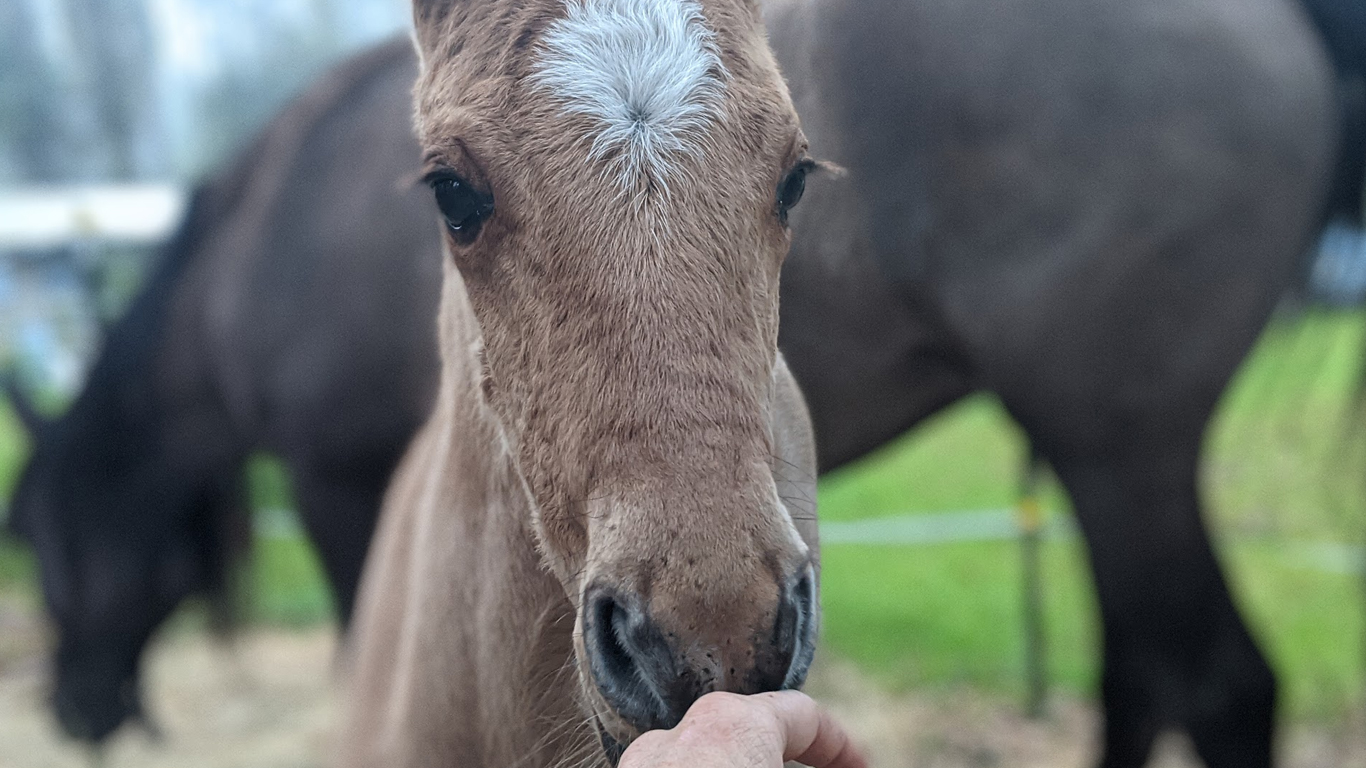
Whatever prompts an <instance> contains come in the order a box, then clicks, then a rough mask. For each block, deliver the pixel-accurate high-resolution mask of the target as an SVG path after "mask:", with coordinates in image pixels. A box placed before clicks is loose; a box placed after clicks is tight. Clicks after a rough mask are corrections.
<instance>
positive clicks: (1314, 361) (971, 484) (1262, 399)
mask: <svg viewBox="0 0 1366 768" xmlns="http://www.w3.org/2000/svg"><path fill="white" fill-rule="evenodd" d="M1362 320H1363V318H1362V316H1361V315H1359V314H1345V315H1344V314H1313V315H1309V316H1307V317H1305V318H1304V319H1303V320H1302V321H1299V322H1295V323H1279V324H1276V325H1274V326H1273V327H1272V328H1271V329H1270V331H1269V332H1268V333H1267V334H1266V335H1265V337H1264V338H1263V339H1262V340H1261V342H1260V343H1259V345H1258V347H1257V349H1256V350H1255V351H1254V353H1253V355H1252V356H1251V357H1250V359H1249V361H1248V363H1247V364H1246V365H1245V366H1244V368H1243V370H1242V371H1240V373H1239V376H1238V377H1237V379H1236V380H1235V382H1234V385H1233V386H1232V387H1231V388H1230V391H1229V392H1228V393H1227V395H1226V397H1225V399H1224V401H1223V403H1222V404H1221V407H1220V411H1219V414H1218V416H1217V417H1216V420H1215V424H1214V425H1213V427H1212V429H1211V430H1210V433H1209V434H1208V435H1207V440H1206V442H1207V449H1208V450H1207V457H1206V462H1205V466H1204V468H1203V483H1204V488H1203V492H1204V494H1205V497H1206V500H1207V506H1208V508H1209V512H1210V517H1211V521H1212V527H1213V529H1214V530H1215V532H1216V535H1217V536H1218V537H1219V548H1220V552H1221V557H1222V558H1223V560H1224V562H1225V565H1226V567H1227V569H1228V570H1229V573H1230V580H1231V583H1232V588H1233V590H1234V592H1235V597H1236V599H1237V600H1238V601H1239V603H1240V605H1241V606H1242V607H1243V609H1244V612H1245V613H1246V614H1247V615H1248V616H1249V618H1250V620H1251V622H1252V624H1253V626H1254V631H1255V632H1256V633H1257V635H1258V636H1259V638H1260V639H1261V641H1262V643H1263V646H1264V647H1265V648H1266V650H1267V652H1268V653H1269V655H1270V656H1271V657H1272V660H1273V664H1274V665H1275V666H1276V668H1277V669H1278V670H1279V671H1280V673H1281V675H1282V680H1283V684H1284V687H1283V700H1284V702H1285V704H1286V705H1287V711H1288V712H1289V713H1290V714H1291V715H1292V716H1294V717H1301V718H1313V719H1323V718H1333V717H1340V716H1341V715H1342V714H1343V713H1344V712H1345V711H1347V710H1348V709H1349V708H1351V707H1360V706H1362V704H1363V690H1366V670H1363V658H1364V657H1366V625H1364V624H1363V618H1362V616H1363V609H1364V608H1366V598H1364V597H1363V594H1362V589H1361V579H1360V576H1359V575H1356V574H1353V573H1351V572H1346V571H1344V572H1338V573H1334V572H1328V571H1326V570H1325V569H1324V568H1323V567H1322V564H1314V563H1310V562H1306V560H1307V558H1306V555H1305V552H1304V551H1303V549H1302V548H1298V547H1293V546H1288V543H1293V542H1311V543H1312V542H1340V543H1347V544H1359V543H1360V542H1361V540H1362V534H1363V533H1366V504H1363V494H1364V493H1366V451H1364V450H1363V442H1366V441H1363V440H1362V434H1363V430H1361V429H1360V427H1362V426H1363V425H1366V422H1363V420H1362V417H1361V416H1360V415H1356V412H1355V411H1354V408H1355V405H1354V402H1353V399H1352V397H1351V392H1352V390H1353V387H1354V386H1355V384H1356V381H1357V377H1358V374H1359V371H1360V366H1361V363H1362V360H1363V358H1364V357H1366V334H1363V322H1362ZM1352 425H1356V427H1358V429H1357V431H1353V430H1352V429H1350V428H1349V427H1351V426H1352ZM1025 448H1026V446H1025V443H1024V440H1023V437H1022V435H1021V433H1020V431H1019V429H1018V428H1017V427H1016V426H1015V425H1014V424H1013V423H1012V422H1011V421H1010V420H1009V418H1008V417H1007V416H1006V415H1005V413H1004V411H1003V410H1002V409H1001V408H1000V406H999V405H998V404H997V403H996V401H995V400H994V399H993V398H991V397H989V396H978V397H974V398H971V399H969V400H967V401H965V402H963V403H960V404H959V405H957V406H956V407H955V408H953V409H951V410H950V411H948V412H946V413H943V414H940V415H939V416H937V417H935V418H934V419H932V420H930V421H929V422H928V423H926V424H925V425H923V426H922V427H921V428H920V429H918V430H916V431H915V432H913V433H912V434H911V435H908V436H906V437H903V438H902V439H901V440H899V441H897V442H896V443H894V444H892V445H890V446H887V447H886V448H884V449H883V450H881V451H879V452H878V453H877V454H876V455H874V456H872V457H870V458H869V459H867V460H865V461H863V462H861V463H859V464H858V465H857V466H854V467H851V468H848V469H845V470H841V471H839V472H837V473H834V474H832V475H829V476H827V477H826V478H823V480H822V484H821V492H820V503H821V517H822V519H824V520H828V521H833V520H855V519H862V518H870V517H881V516H886V515H890V514H902V513H916V512H938V511H945V510H955V509H958V510H968V509H988V508H1002V507H1009V506H1011V505H1013V504H1014V503H1015V501H1016V499H1017V495H1018V493H1017V489H1018V486H1019V483H1020V478H1021V467H1022V464H1023V461H1024V456H1025ZM1045 496H1046V499H1047V502H1048V503H1047V506H1048V508H1049V509H1048V513H1049V514H1050V515H1058V514H1064V513H1065V511H1066V508H1067V500H1066V497H1065V495H1063V494H1062V493H1061V491H1060V490H1059V489H1058V488H1056V487H1052V488H1051V489H1049V491H1048V493H1046V494H1045ZM824 563H825V567H824V572H823V574H822V587H823V590H824V595H823V602H824V607H825V634H824V648H825V651H826V652H829V653H833V654H836V655H838V656H841V657H845V658H849V659H852V660H854V661H855V662H857V663H859V664H860V665H861V666H862V667H864V668H865V670H866V671H867V672H869V673H870V674H872V675H873V676H875V677H876V678H877V679H879V680H882V681H884V682H885V684H887V685H889V686H891V687H893V688H906V687H912V686H944V685H955V684H960V683H968V684H972V685H975V686H979V687H984V688H987V689H990V690H995V691H998V692H1002V693H1008V694H1018V693H1019V692H1020V691H1021V689H1022V687H1023V658H1024V650H1023V636H1022V630H1021V626H1022V623H1021V622H1022V618H1021V611H1022V609H1021V603H1022V597H1021V594H1020V589H1021V587H1020V578H1019V572H1020V568H1021V564H1020V560H1019V552H1018V546H1017V545H1016V544H1014V543H1013V542H979V543H964V544H948V545H937V546H922V547H891V546H888V547H881V546H859V545H834V546H827V547H826V548H825V551H824ZM1044 582H1045V590H1046V598H1045V600H1046V622H1047V636H1048V645H1049V654H1048V658H1047V667H1048V672H1049V677H1050V681H1051V682H1053V683H1054V684H1057V685H1060V686H1063V687H1064V688H1066V689H1071V690H1074V691H1079V692H1089V691H1091V690H1093V689H1094V686H1095V681H1096V679H1097V673H1098V671H1099V670H1098V665H1097V661H1098V660H1097V648H1098V644H1097V632H1098V630H1097V627H1096V619H1095V603H1094V601H1095V597H1094V593H1093V591H1092V588H1091V582H1090V576H1089V573H1088V571H1087V569H1086V566H1085V554H1084V551H1083V548H1082V545H1081V543H1080V542H1079V541H1078V540H1076V539H1066V540H1054V541H1050V542H1048V543H1047V544H1046V545H1045V547H1044Z"/></svg>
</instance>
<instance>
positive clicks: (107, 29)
mask: <svg viewBox="0 0 1366 768" xmlns="http://www.w3.org/2000/svg"><path fill="white" fill-rule="evenodd" d="M66 17H67V18H66V21H67V24H68V27H69V31H70V37H71V46H70V51H69V55H70V57H71V62H70V63H71V65H72V69H73V72H74V74H75V78H76V84H77V88H78V90H79V92H80V95H81V96H82V97H83V101H84V102H85V103H86V104H89V105H90V108H91V109H92V112H93V117H94V121H93V122H94V130H93V135H91V136H89V137H83V138H87V139H88V140H89V141H90V142H91V143H90V144H88V145H87V146H90V147H92V148H93V149H94V150H95V152H94V154H95V157H93V158H91V159H92V161H94V162H96V163H98V167H99V171H102V173H98V175H100V176H103V177H104V178H107V179H110V180H117V181H126V180H132V179H137V178H143V177H146V176H149V175H153V174H157V173H162V172H165V171H166V170H167V167H168V165H169V156H170V155H169V152H168V149H169V148H168V147H167V146H166V145H165V140H164V134H163V130H162V120H161V114H160V109H159V108H158V104H157V98H156V96H157V92H156V83H157V77H156V73H157V59H156V52H157V45H156V42H157V41H156V37H155V35H154V34H153V31H152V27H151V23H150V20H149V18H148V14H147V5H146V3H145V2H140V1H137V0H66Z"/></svg>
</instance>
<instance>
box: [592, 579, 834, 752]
mask: <svg viewBox="0 0 1366 768" xmlns="http://www.w3.org/2000/svg"><path fill="white" fill-rule="evenodd" d="M779 595H780V597H779V601H778V605H777V609H776V612H775V613H774V614H773V615H774V620H773V623H772V625H771V626H770V627H768V628H767V629H766V631H763V632H760V633H759V634H758V636H756V637H755V638H754V647H753V654H752V656H750V657H749V658H751V659H752V664H751V666H750V667H749V668H748V669H735V668H731V667H729V666H727V664H726V662H725V661H724V658H725V657H724V656H723V652H722V649H720V648H704V649H701V652H700V653H699V652H698V651H699V649H698V648H697V643H696V642H695V641H694V640H693V639H691V638H687V637H678V636H676V635H674V634H672V633H665V632H664V631H662V630H661V629H660V627H659V625H658V624H657V623H656V622H655V620H654V619H653V618H652V617H651V616H650V613H649V611H648V609H647V608H646V606H644V605H643V604H642V600H641V599H640V598H639V597H638V596H635V595H629V594H623V593H621V592H618V591H615V590H613V589H612V588H611V587H608V586H605V585H595V586H592V587H590V588H589V589H588V590H587V592H586V593H585V595H584V601H583V612H584V615H583V635H584V645H585V648H586V650H587V653H588V663H589V668H590V670H591V671H592V675H593V682H594V683H595V684H596V685H597V689H598V691H599V692H600V693H601V694H602V697H603V698H604V699H605V700H606V701H607V703H608V704H609V705H611V706H612V708H613V709H614V710H615V711H616V714H617V715H618V716H620V717H621V719H622V720H624V721H625V722H626V723H627V724H628V725H630V726H631V727H632V728H634V729H635V730H636V731H638V732H641V733H643V732H645V731H649V730H655V729H658V728H672V727H674V726H675V725H677V724H678V723H679V721H681V720H682V719H683V714H684V713H685V712H687V710H688V707H690V706H692V703H693V702H694V701H696V700H697V699H698V698H699V697H701V696H702V695H703V694H706V693H710V692H711V691H714V690H727V691H731V692H733V693H744V694H749V693H762V692H765V691H776V690H781V689H785V688H797V687H800V686H801V685H802V683H804V682H805V680H806V673H807V670H808V669H809V668H810V666H811V659H812V656H813V654H814V653H815V635H816V606H815V602H816V594H815V579H814V576H813V574H812V571H811V569H810V568H806V569H803V571H802V572H801V573H800V574H799V575H798V576H796V577H795V578H792V579H789V580H788V581H787V583H786V584H783V585H781V588H780V590H779ZM700 620H702V621H705V617H701V619H700ZM699 656H700V657H701V658H702V659H705V661H703V662H701V663H699V662H698V661H697V658H698V657H699ZM690 659H691V661H690Z"/></svg>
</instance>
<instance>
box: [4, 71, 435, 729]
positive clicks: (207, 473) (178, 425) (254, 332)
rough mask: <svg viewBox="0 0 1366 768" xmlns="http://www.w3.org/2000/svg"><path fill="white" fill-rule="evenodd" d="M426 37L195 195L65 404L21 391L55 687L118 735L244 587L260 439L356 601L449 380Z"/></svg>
mask: <svg viewBox="0 0 1366 768" xmlns="http://www.w3.org/2000/svg"><path fill="white" fill-rule="evenodd" d="M410 48H411V46H406V47H404V46H395V45H390V46H386V47H382V48H379V49H377V50H375V51H373V52H370V53H367V54H365V55H363V56H361V57H359V58H357V59H355V60H353V61H351V62H349V63H347V64H346V65H344V66H342V67H341V68H339V69H338V70H336V71H334V72H333V73H332V74H330V75H329V76H328V77H327V78H326V79H324V80H323V81H322V82H320V83H319V84H318V85H317V86H316V87H314V88H313V89H312V90H311V91H310V92H309V93H308V94H306V95H305V96H304V97H303V98H301V99H299V100H297V101H296V102H295V103H294V104H293V105H292V106H291V107H290V108H289V109H287V110H286V111H285V112H284V113H283V114H282V115H281V116H280V117H279V118H278V119H277V120H275V121H274V123H273V124H272V125H271V127H270V128H269V129H268V130H266V131H265V133H264V134H263V135H262V136H261V137H260V138H259V139H258V140H257V141H256V142H255V143H254V144H253V145H252V146H251V147H250V148H249V149H248V150H247V151H246V152H245V153H244V154H243V155H242V156H241V157H240V158H239V159H238V161H237V162H236V163H235V164H234V165H233V166H232V167H231V168H230V169H229V170H228V172H227V173H225V174H224V175H222V176H221V177H219V178H218V179H216V180H215V181H213V182H212V183H209V184H207V185H205V186H204V187H203V188H201V189H200V190H199V191H198V192H197V193H196V194H195V195H194V199H193V201H192V203H191V205H190V208H189V213H188V215H187V217H186V220H185V222H184V224H183V225H182V226H181V229H180V231H179V233H178V234H177V235H176V237H175V238H174V241H173V242H172V243H171V244H170V245H169V246H168V248H167V249H166V251H165V253H164V254H163V255H162V257H161V259H160V261H159V264H158V265H157V266H156V268H155V270H154V272H153V274H152V276H151V277H150V279H149V281H148V284H147V286H146V287H145V288H144V289H143V290H142V292H141V294H140V295H139V296H138V298H137V299H135V300H134V303H133V304H132V307H131V309H130V310H129V312H128V313H127V315H126V316H125V317H124V318H123V319H122V320H120V321H119V322H118V323H117V324H115V325H114V326H113V327H112V328H111V329H110V330H109V332H108V335H107V338H106V342H105V345H104V348H103V350H102V351H101V353H100V355H99V357H98V359H97V360H96V362H95V364H94V366H93V367H92V369H91V373H90V376H89V379H88V381H87V382H86V385H85V387H84V389H83V390H82V392H81V393H80V394H79V396H78V397H77V398H76V399H75V401H74V402H73V403H72V405H71V407H70V408H69V409H68V410H67V411H66V413H65V414H64V415H63V416H62V417H61V418H58V419H55V420H51V421H49V420H47V419H43V418H41V417H39V416H38V415H36V413H35V412H34V411H33V409H32V408H29V407H26V406H25V405H24V401H23V399H22V398H16V399H15V402H16V404H17V405H19V406H20V407H19V410H20V412H21V413H22V414H25V419H24V420H25V422H26V423H27V424H28V426H29V429H30V432H31V436H32V439H33V453H32V457H31V458H30V460H29V462H28V464H27V466H26V467H25V469H24V471H23V472H22V474H21V477H20V480H19V482H18V485H17V488H16V491H15V494H14V497H13V499H12V500H11V515H10V525H11V526H12V527H13V528H14V529H15V530H16V531H17V532H18V533H20V534H21V535H22V536H24V537H25V538H26V539H27V540H28V541H29V542H30V543H31V545H32V546H33V549H34V551H35V553H36V554H37V556H38V561H39V564H40V568H41V576H42V585H43V592H44V596H45V598H46V602H47V607H48V611H49V613H50V614H51V616H52V617H53V623H54V625H55V627H56V630H57V641H58V646H57V651H56V659H55V664H54V672H55V676H56V685H55V690H54V693H53V703H54V705H55V708H56V711H57V714H58V718H59V720H60V722H61V723H62V725H63V727H64V728H65V730H66V731H67V732H68V733H69V734H71V735H73V736H77V737H80V738H84V739H88V740H92V741H99V740H101V739H102V738H103V737H104V736H106V735H107V734H108V733H110V732H111V731H112V730H113V729H114V728H116V727H117V726H118V725H119V724H120V723H121V722H123V721H124V719H125V718H127V717H129V716H136V715H137V714H138V713H139V710H140V706H139V703H138V699H139V695H138V661H139V657H140V655H141V652H142V649H143V647H144V646H145V644H146V642H147V639H148V637H149V636H150V635H151V633H152V631H153V630H154V629H155V628H156V626H157V625H158V624H159V623H160V622H161V621H162V620H163V619H164V618H165V617H166V616H167V615H169V613H170V612H171V611H172V610H173V609H174V608H175V606H176V605H177V604H178V603H179V602H180V601H181V600H182V599H183V598H184V597H186V596H187V595H189V594H191V593H194V592H199V591H204V590H214V589H217V588H221V587H222V586H223V585H224V581H225V574H224V570H225V568H226V567H227V565H228V560H229V559H230V555H231V545H232V543H233V538H234V536H235V535H236V536H238V537H239V538H240V534H234V529H237V530H239V531H240V529H241V528H242V527H243V525H244V523H243V520H244V518H243V516H242V501H243V499H242V498H241V493H240V487H239V486H240V484H241V477H242V471H243V462H244V461H245V459H246V457H247V456H248V454H249V453H250V452H251V451H253V450H267V451H271V452H273V453H275V454H277V455H278V456H280V457H281V458H282V459H283V461H284V462H285V464H286V465H287V466H288V467H289V470H290V473H291V475H292V476H293V479H294V488H295V492H296V497H297V503H298V505H299V510H300V512H301V514H302V517H303V521H304V523H305V526H306V527H307V529H308V533H309V535H310V537H311V538H312V539H313V541H314V542H315V543H316V544H317V547H318V552H319V554H320V556H321V559H322V563H323V565H324V567H325V568H326V570H327V573H328V576H329V578H330V580H331V583H332V585H333V587H334V588H335V595H336V602H337V607H338V608H339V610H340V612H341V614H342V616H343V617H345V616H347V615H349V613H350V609H351V601H352V597H353V595H354V593H355V590H356V585H357V582H358V581H359V578H360V570H361V566H362V563H363V560H364V555H365V550H366V547H367V544H368V542H369V540H370V537H371V533H372V531H373V530H374V521H375V515H376V510H377V509H378V507H379V502H380V497H381V495H382V494H383V492H384V487H385V485H386V484H387V482H388V476H389V474H390V472H391V471H392V468H393V467H394V465H396V464H397V462H398V459H399V456H400V455H401V453H402V450H403V447H404V446H405V445H406V444H407V442H408V440H409V439H410V438H411V436H412V433H413V431H414V430H416V429H417V427H418V426H419V425H420V424H421V421H422V419H423V418H424V417H425V416H426V414H427V412H428V411H429V410H430V407H431V405H430V404H431V401H432V397H433V395H434V391H435V390H434V387H435V383H436V373H437V367H436V353H435V349H436V333H435V328H434V323H433V317H434V314H435V306H436V300H437V294H438V290H439V288H438V285H439V282H438V281H439V280H440V263H441V262H440V250H439V246H438V243H437V241H436V239H435V238H434V237H432V235H431V233H430V231H429V229H430V225H431V219H432V216H433V215H435V209H434V208H433V207H432V204H431V201H430V196H429V195H427V194H426V193H425V192H424V191H423V190H420V189H414V183H413V178H412V175H413V174H412V169H413V167H414V165H415V163H416V160H415V158H416V156H417V145H416V142H415V141H414V140H413V138H412V135H411V131H409V130H406V129H402V130H394V128H395V126H396V125H402V123H403V121H404V120H406V116H407V115H408V114H409V113H410V111H411V107H410V104H411V100H410V98H409V96H408V94H407V90H408V88H409V86H410V84H411V83H412V80H413V78H414V77H415V74H416V67H415V66H414V63H413V60H412V54H411V51H410ZM342 105H344V106H345V115H344V117H340V116H338V115H337V114H336V111H337V109H338V107H339V106H342ZM395 118H396V119H395ZM362 223H363V226H361V224H362ZM385 255H392V256H394V258H392V259H390V260H385V261H377V257H379V256H385Z"/></svg>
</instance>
